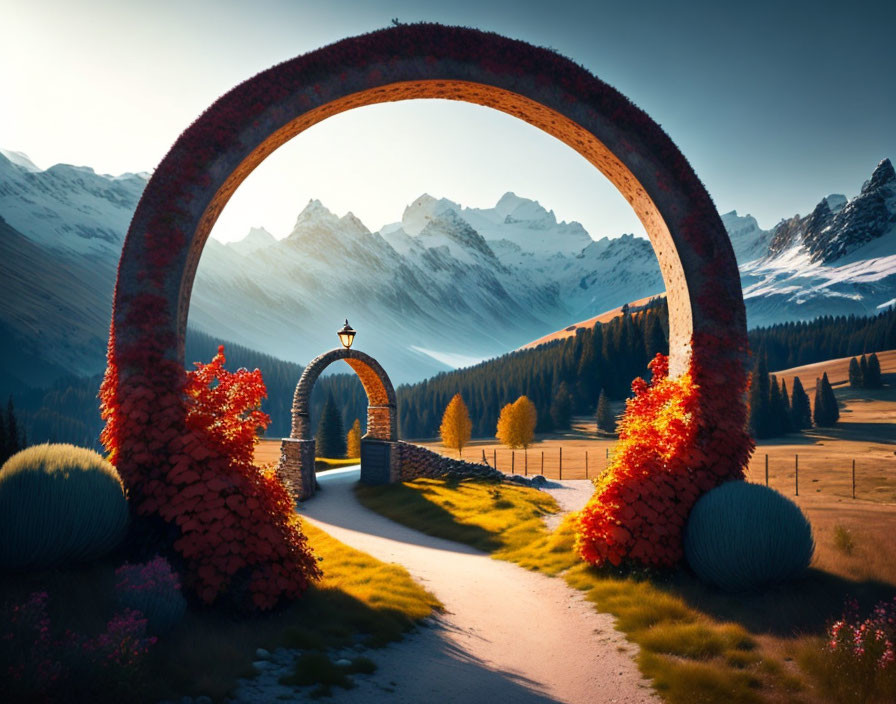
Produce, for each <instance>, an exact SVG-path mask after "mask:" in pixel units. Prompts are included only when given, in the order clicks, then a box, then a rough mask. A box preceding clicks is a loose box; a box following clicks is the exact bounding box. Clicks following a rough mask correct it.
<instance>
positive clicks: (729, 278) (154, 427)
mask: <svg viewBox="0 0 896 704" xmlns="http://www.w3.org/2000/svg"><path fill="white" fill-rule="evenodd" d="M417 98H443V99H450V100H461V101H466V102H471V103H476V104H479V105H483V106H487V107H491V108H494V109H496V110H500V111H502V112H505V113H507V114H509V115H513V116H515V117H518V118H520V119H522V120H525V121H526V122H529V123H530V124H532V125H534V126H536V127H539V128H540V129H542V130H544V131H545V132H547V133H548V134H551V135H553V136H554V137H556V138H557V139H559V140H561V141H562V142H564V143H565V144H567V145H568V146H570V147H571V148H573V149H574V150H576V151H577V152H578V153H580V154H581V155H582V156H583V157H584V158H586V159H587V160H588V161H589V162H590V163H592V164H593V165H594V166H595V167H596V168H597V169H598V170H600V171H601V172H602V173H603V174H604V175H605V176H606V177H607V178H608V179H609V180H610V181H611V182H612V183H613V184H614V185H615V186H616V187H617V188H618V189H619V191H620V192H621V193H622V195H623V196H624V197H625V198H626V199H627V200H628V201H629V203H630V204H631V205H632V208H633V209H634V210H635V212H636V213H637V215H638V217H639V218H640V220H641V221H642V223H643V224H644V227H645V229H646V231H647V233H648V235H649V237H650V240H651V242H652V244H653V248H654V250H655V252H656V255H657V259H658V260H659V263H660V268H661V271H662V275H663V279H664V281H665V284H666V291H667V296H668V301H669V318H670V320H669V322H670V372H671V373H672V374H673V375H677V374H681V373H684V372H685V371H691V373H692V375H693V376H694V379H695V381H696V383H697V384H698V385H699V387H700V388H701V404H702V406H701V423H702V424H703V425H702V434H701V436H700V438H699V439H698V444H699V445H700V446H699V447H698V448H696V449H695V452H694V461H695V462H696V463H697V464H704V465H705V464H707V463H708V462H710V461H712V462H716V463H721V465H726V464H727V465H731V464H732V463H734V464H738V468H739V466H742V462H743V461H744V454H745V453H746V454H748V453H749V446H748V445H749V439H748V438H746V436H745V434H744V433H743V427H744V420H745V406H744V399H743V392H744V389H745V386H746V371H745V360H746V355H747V346H746V345H747V336H746V315H745V310H744V304H743V297H742V293H741V288H740V280H739V275H738V270H737V265H736V261H735V257H734V252H733V249H732V247H731V243H730V241H729V239H728V237H727V234H726V232H725V229H724V227H723V225H722V223H721V220H720V218H719V216H718V213H717V212H716V209H715V207H714V205H713V203H712V201H711V199H710V197H709V195H708V193H707V192H706V189H705V188H704V187H703V185H702V184H701V183H700V181H699V179H698V178H697V176H696V175H695V174H694V172H693V170H692V169H691V167H690V165H689V164H688V162H687V161H686V160H685V158H684V157H683V156H682V154H681V153H680V152H679V150H678V149H677V148H676V146H675V144H674V143H673V142H672V140H671V139H670V138H669V137H668V136H667V135H666V134H665V133H664V132H663V130H662V129H661V128H660V127H659V126H658V125H657V124H656V123H655V122H654V121H653V120H652V119H651V118H650V117H649V116H648V115H646V114H645V113H644V112H643V111H641V110H640V109H638V108H637V107H635V106H634V105H633V104H632V103H631V102H630V101H629V100H627V99H626V98H625V97H624V96H622V95H621V94H620V93H619V92H618V91H616V90H615V89H613V88H612V87H610V86H608V85H607V84H605V83H603V82H602V81H600V80H599V79H597V78H596V77H595V76H593V75H592V74H591V73H589V72H588V71H587V70H585V69H584V68H582V67H580V66H578V65H576V64H575V63H573V62H572V61H570V60H569V59H566V58H564V57H562V56H560V55H558V54H557V53H555V52H553V51H551V50H548V49H543V48H537V47H534V46H531V45H529V44H526V43H524V42H521V41H517V40H513V39H508V38H506V37H502V36H500V35H497V34H493V33H486V32H482V31H478V30H475V29H468V28H460V27H445V26H441V25H434V24H417V25H400V26H397V27H393V28H389V29H384V30H380V31H376V32H373V33H370V34H367V35H363V36H358V37H353V38H349V39H345V40H343V41H340V42H337V43H335V44H333V45H330V46H328V47H325V48H322V49H319V50H317V51H313V52H310V53H308V54H305V55H303V56H299V57H297V58H295V59H292V60H291V61H287V62H285V63H283V64H280V65H278V66H275V67H273V68H271V69H269V70H267V71H264V72H263V73H260V74H258V75H257V76H255V77H254V78H251V79H249V80H247V81H246V82H244V83H242V84H241V85H239V86H237V87H236V88H234V89H233V90H231V91H230V92H229V93H227V94H226V95H224V96H223V97H222V98H220V99H219V100H218V101H216V102H215V103H214V104H213V105H212V106H211V107H210V108H209V109H208V110H207V111H206V112H205V113H203V114H202V115H201V116H200V117H199V118H198V119H197V120H196V122H194V123H193V124H192V125H191V126H190V127H189V128H188V129H187V130H186V131H185V132H184V133H183V134H182V135H181V136H180V138H179V139H178V140H177V142H176V143H175V144H174V146H173V147H172V148H171V150H170V151H169V153H168V154H167V155H166V156H165V158H164V159H163V160H162V162H161V163H160V164H159V166H158V168H157V169H156V171H155V172H154V174H153V176H152V178H151V179H150V181H149V183H148V184H147V187H146V190H145V191H144V194H143V197H142V198H141V200H140V203H139V204H138V207H137V210H136V212H135V214H134V217H133V220H132V222H131V226H130V229H129V230H128V234H127V238H126V240H125V244H124V249H123V252H122V257H121V261H120V264H119V270H118V281H117V286H116V291H115V303H114V311H113V320H112V330H111V334H110V344H109V365H108V368H107V374H106V378H105V380H104V384H103V403H104V416H105V417H106V418H107V426H106V429H105V431H104V441H105V442H106V445H107V447H109V448H110V449H111V454H112V455H113V458H114V461H115V462H116V464H117V466H118V468H119V471H120V472H121V473H122V476H123V477H124V478H125V480H126V481H127V482H128V484H129V487H130V488H131V491H132V492H135V493H137V494H139V493H140V491H141V487H142V485H143V483H144V482H146V481H147V480H146V477H147V476H150V475H151V476H153V477H164V467H165V466H166V462H167V463H169V464H171V463H173V462H175V461H176V459H174V458H176V457H177V456H179V455H177V454H176V453H178V452H180V451H181V449H180V445H179V442H180V441H179V439H178V438H179V433H181V434H182V433H184V404H183V400H182V397H181V389H182V383H183V378H184V336H185V330H186V323H187V314H188V310H189V302H190V293H191V289H192V285H193V279H194V275H195V272H196V268H197V265H198V262H199V258H200V255H201V252H202V249H203V246H204V244H205V241H206V239H207V238H208V236H209V233H210V231H211V229H212V226H213V225H214V223H215V220H216V219H217V217H218V215H219V214H220V212H221V210H222V209H223V207H224V205H225V204H226V203H227V200H228V199H229V198H230V196H231V195H232V194H233V192H234V191H235V190H236V188H237V186H238V185H239V184H240V183H241V182H242V181H243V179H245V178H246V176H247V175H248V174H249V173H251V171H252V170H253V169H254V168H255V167H256V166H257V165H258V164H259V163H261V161H262V160H264V159H265V158H266V157H267V156H268V155H269V154H271V153H272V152H273V151H274V150H275V149H277V147H279V146H280V145H282V144H283V143H285V142H286V141H287V140H289V139H291V138H292V137H294V136H295V135H297V134H299V133H300V132H302V131H303V130H305V129H307V128H308V127H311V126H312V125H314V124H316V123H318V122H320V121H322V120H324V119H326V118H327V117H330V116H332V115H335V114H337V113H340V112H343V111H346V110H350V109H352V108H356V107H360V106H364V105H370V104H374V103H379V102H386V101H397V100H407V99H417ZM732 436H736V437H737V438H741V437H743V438H745V439H743V440H741V439H738V440H737V441H735V442H732V441H731V437H732ZM185 442H186V441H185ZM166 452H167V453H168V454H169V455H170V456H169V457H168V458H167V459H166V458H165V457H164V456H160V454H161V455H164V454H165V453H166ZM172 453H175V454H172ZM160 463H161V469H160V466H159V465H160ZM739 463H740V464H739ZM712 471H715V472H717V473H718V475H719V476H725V475H730V473H731V471H732V468H731V467H730V466H726V467H723V468H720V469H719V468H714V469H712ZM738 471H739V469H738ZM162 481H164V480H162Z"/></svg>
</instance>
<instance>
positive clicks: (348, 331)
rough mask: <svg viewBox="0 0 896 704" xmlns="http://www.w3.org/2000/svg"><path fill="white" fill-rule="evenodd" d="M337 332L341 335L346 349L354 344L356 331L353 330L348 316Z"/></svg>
mask: <svg viewBox="0 0 896 704" xmlns="http://www.w3.org/2000/svg"><path fill="white" fill-rule="evenodd" d="M336 334H337V335H339V341H340V342H341V343H342V346H343V347H345V349H348V348H349V347H351V346H352V342H354V339H355V335H356V333H355V331H354V330H352V327H351V325H349V324H348V318H346V319H345V325H343V326H342V330H340V331H339V332H337V333H336Z"/></svg>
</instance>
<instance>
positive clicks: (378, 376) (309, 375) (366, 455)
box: [277, 347, 399, 500]
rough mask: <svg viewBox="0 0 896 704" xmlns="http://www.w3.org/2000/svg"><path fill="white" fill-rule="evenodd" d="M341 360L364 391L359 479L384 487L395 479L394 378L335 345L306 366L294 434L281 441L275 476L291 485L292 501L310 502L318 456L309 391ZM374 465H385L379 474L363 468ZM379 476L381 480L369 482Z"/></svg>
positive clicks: (367, 357) (294, 417) (296, 396)
mask: <svg viewBox="0 0 896 704" xmlns="http://www.w3.org/2000/svg"><path fill="white" fill-rule="evenodd" d="M339 360H343V361H345V362H346V364H348V365H349V366H350V367H351V368H352V369H353V370H354V371H355V373H356V374H357V375H358V378H359V379H360V380H361V384H362V385H363V386H364V391H366V392H367V432H366V433H365V435H364V437H363V438H362V439H361V479H362V481H364V480H367V482H368V483H384V482H387V481H390V480H391V479H392V477H393V475H394V476H397V475H398V470H399V464H398V463H399V455H398V450H397V449H396V445H397V441H398V420H397V418H398V415H397V410H396V409H397V404H396V400H395V388H394V387H393V386H392V380H391V379H389V375H388V374H386V370H385V369H383V367H382V366H381V365H380V363H379V362H377V361H376V360H375V359H374V358H373V357H371V356H370V355H369V354H365V353H364V352H361V351H360V350H353V349H346V348H344V347H337V348H335V349H332V350H330V351H329V352H324V353H323V354H322V355H318V356H317V357H315V358H314V359H313V360H311V362H309V363H308V366H307V367H305V370H304V371H303V372H302V376H301V378H300V379H299V383H298V384H296V390H295V393H294V394H293V399H292V431H291V432H290V436H289V437H288V438H284V439H283V440H282V441H281V443H280V462H279V464H278V465H277V474H278V475H279V476H280V478H281V479H282V480H283V481H284V482H285V483H286V485H287V486H288V487H290V490H291V491H292V494H293V496H294V498H296V499H300V500H304V499H308V498H310V497H311V496H313V495H314V492H315V490H316V489H317V481H316V480H315V477H314V475H315V467H314V458H315V454H316V453H315V441H314V433H313V429H312V427H311V391H312V389H313V388H314V382H316V381H317V378H318V377H319V376H320V375H321V373H322V372H323V371H324V369H326V368H327V367H329V366H330V365H331V364H333V362H338V361H339ZM374 443H376V447H375V448H374V447H373V444H374ZM378 460H379V462H378ZM377 463H379V464H382V463H385V465H384V466H383V467H381V468H379V471H378V468H376V467H373V468H370V467H365V464H366V465H371V464H377ZM393 465H394V466H393ZM378 475H382V476H384V477H385V479H380V480H376V479H373V477H376V476H378Z"/></svg>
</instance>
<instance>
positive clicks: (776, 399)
mask: <svg viewBox="0 0 896 704" xmlns="http://www.w3.org/2000/svg"><path fill="white" fill-rule="evenodd" d="M768 413H769V416H768V432H769V436H770V437H777V436H778V435H782V434H783V433H784V428H783V425H782V421H781V416H782V415H783V413H784V403H783V401H782V400H781V387H780V386H778V377H776V376H775V375H774V374H772V375H771V379H770V381H769V394H768Z"/></svg>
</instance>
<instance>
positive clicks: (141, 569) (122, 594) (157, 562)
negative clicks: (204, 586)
mask: <svg viewBox="0 0 896 704" xmlns="http://www.w3.org/2000/svg"><path fill="white" fill-rule="evenodd" d="M115 576H116V577H117V578H118V579H117V583H116V597H117V600H118V603H119V604H120V605H121V606H124V607H127V608H129V609H134V610H136V611H139V612H140V613H142V614H143V615H144V616H145V617H146V620H147V629H148V630H149V632H150V633H154V634H155V635H161V634H163V633H167V632H168V631H170V630H171V629H172V628H174V627H175V626H176V625H177V624H178V623H179V622H180V620H181V619H182V618H183V616H184V612H185V611H186V610H187V601H186V599H184V596H183V594H181V591H180V579H179V578H178V576H177V573H176V572H175V571H174V570H173V569H171V565H170V564H168V561H167V560H166V559H165V558H164V557H156V558H155V559H153V560H150V561H149V562H147V563H145V564H141V565H131V564H124V565H122V566H121V567H119V568H118V569H117V570H115Z"/></svg>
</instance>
